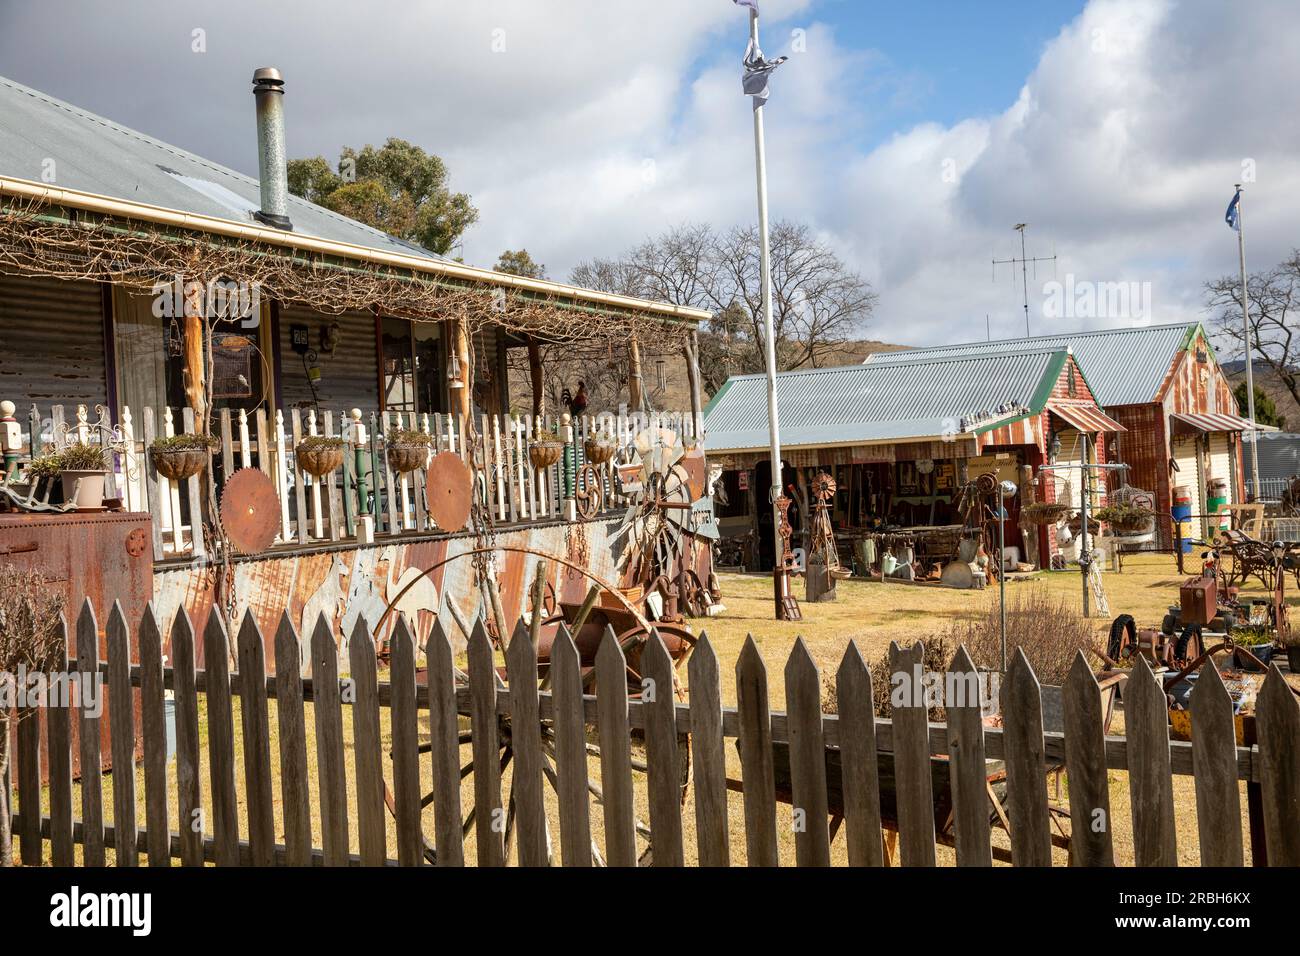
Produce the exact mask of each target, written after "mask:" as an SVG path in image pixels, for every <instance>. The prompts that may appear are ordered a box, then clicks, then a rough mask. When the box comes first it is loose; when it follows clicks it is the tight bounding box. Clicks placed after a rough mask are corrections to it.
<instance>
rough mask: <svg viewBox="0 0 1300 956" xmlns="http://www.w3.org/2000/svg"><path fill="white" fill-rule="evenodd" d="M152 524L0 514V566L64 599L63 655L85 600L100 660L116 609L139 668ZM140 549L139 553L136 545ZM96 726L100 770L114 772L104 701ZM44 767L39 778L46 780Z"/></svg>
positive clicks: (109, 517)
mask: <svg viewBox="0 0 1300 956" xmlns="http://www.w3.org/2000/svg"><path fill="white" fill-rule="evenodd" d="M150 520H151V519H150V517H149V515H147V514H137V513H135V512H113V513H110V512H106V513H103V514H61V515H52V514H0V561H4V562H6V563H8V564H12V565H15V566H17V567H20V568H27V569H31V570H34V571H39V572H41V573H42V574H43V575H44V576H45V577H46V578H47V579H48V580H49V581H50V582H51V585H52V586H53V587H56V588H58V589H59V590H60V591H62V593H63V595H64V617H65V619H66V620H67V622H68V654H69V656H70V657H72V658H75V657H76V655H77V640H76V635H77V619H78V617H79V616H80V614H81V608H82V605H83V604H84V603H85V601H86V599H87V598H89V599H90V601H91V603H92V605H93V606H94V608H95V622H96V624H97V625H98V628H99V648H98V653H99V659H100V660H107V658H108V638H107V635H106V630H105V629H106V627H107V625H108V618H109V613H110V612H111V610H112V607H113V602H114V601H117V602H120V603H121V606H122V614H123V617H124V618H125V619H126V623H127V626H128V628H129V630H130V634H131V660H132V662H133V663H136V662H139V660H140V657H139V647H140V645H139V640H138V631H139V625H140V619H141V617H142V616H143V615H144V611H145V608H146V607H147V606H148V603H149V599H150V597H151V596H152V594H153V578H154V574H153V556H152V553H151V552H150V550H149V548H148V547H147V542H148V541H149V540H150V539H151V537H152V531H151V528H150ZM142 545H144V546H142ZM104 707H105V711H104V713H105V717H106V719H105V720H103V722H102V723H101V725H100V726H101V737H102V741H101V753H102V758H101V759H102V762H103V765H104V767H106V768H108V767H111V766H112V763H113V757H112V749H111V746H110V744H111V741H110V738H109V728H110V719H111V716H110V715H109V714H108V702H107V700H105V702H104ZM135 712H136V714H135V716H136V720H135V728H136V751H137V755H138V754H139V752H140V739H141V738H140V734H141V721H140V697H139V693H138V692H137V694H136V698H135ZM78 726H79V721H73V725H72V728H73V734H74V737H73V747H72V754H73V761H74V762H73V770H74V772H76V773H79V772H80V759H81V758H80V747H79V745H78V744H77V742H76V734H77V733H78V730H77V728H78ZM44 772H45V771H44V768H43V769H42V774H44Z"/></svg>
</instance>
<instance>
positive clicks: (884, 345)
mask: <svg viewBox="0 0 1300 956" xmlns="http://www.w3.org/2000/svg"><path fill="white" fill-rule="evenodd" d="M911 347H912V346H910V345H894V344H892V343H890V342H878V341H877V340H875V339H858V340H857V341H854V342H846V343H844V345H842V346H841V347H840V348H839V349H838V350H837V351H836V353H835V355H834V359H835V360H834V361H830V362H826V363H824V364H826V365H861V364H862V362H863V360H864V359H865V358H866V357H867V356H868V355H871V354H873V353H875V352H902V351H904V350H906V349H909V348H911Z"/></svg>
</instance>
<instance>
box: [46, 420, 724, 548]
mask: <svg viewBox="0 0 1300 956" xmlns="http://www.w3.org/2000/svg"><path fill="white" fill-rule="evenodd" d="M179 411H180V414H179V415H177V413H176V410H173V409H171V408H164V409H163V410H162V413H161V415H156V414H155V411H154V409H152V408H148V407H146V408H144V409H143V410H142V411H141V413H140V414H139V416H138V417H137V416H136V414H135V413H134V412H133V411H132V409H130V408H129V407H125V406H124V407H123V408H122V409H121V412H120V414H119V415H118V417H117V419H116V420H113V419H112V416H111V413H110V412H109V411H108V410H106V409H105V408H103V407H102V406H96V407H95V408H94V409H93V410H89V411H88V409H87V406H85V405H78V406H76V407H75V409H74V410H73V411H72V413H71V415H70V414H69V410H68V407H67V406H64V405H53V406H51V407H50V408H49V412H48V414H46V413H45V412H44V411H43V410H42V409H40V408H38V407H37V406H36V405H32V406H31V408H30V412H29V414H28V421H27V426H28V427H27V429H26V431H25V433H24V442H25V446H26V451H27V453H28V454H29V455H33V456H35V455H40V454H42V453H45V452H50V451H57V450H59V449H61V448H63V447H66V446H67V445H69V444H72V443H77V442H80V443H90V444H103V445H104V446H105V447H106V448H107V449H109V452H110V459H111V461H110V472H109V476H108V479H107V482H106V494H108V495H109V496H110V497H118V498H120V499H121V500H122V502H123V504H124V505H125V506H126V507H127V508H128V510H131V511H141V512H144V511H148V512H150V513H151V514H152V515H153V518H154V522H153V552H154V559H155V560H162V559H164V558H168V557H174V556H181V555H190V556H194V557H203V556H204V555H205V554H206V553H207V550H208V548H209V542H205V541H204V539H203V535H202V534H195V533H194V531H193V526H192V524H191V523H190V521H189V519H188V516H189V515H192V514H196V513H198V512H199V511H200V509H201V505H202V502H203V500H204V497H205V495H206V493H207V488H206V485H205V483H206V482H209V481H211V482H214V483H215V485H216V489H217V491H218V492H220V489H221V487H222V485H223V483H224V480H225V478H226V477H227V476H229V475H231V474H233V473H234V471H235V470H236V469H238V468H251V467H256V468H260V469H261V470H262V471H263V472H265V473H266V474H267V475H269V476H271V478H272V479H273V481H274V483H275V487H276V492H277V495H278V497H279V500H280V530H279V536H278V539H277V540H278V543H279V544H297V545H308V544H316V543H320V542H340V541H346V540H348V539H352V538H354V537H355V536H356V533H357V517H358V515H360V514H362V513H369V514H371V515H373V518H374V525H375V534H376V535H387V536H393V535H402V534H409V533H413V532H414V533H427V532H429V531H436V530H437V528H436V525H435V524H434V522H433V519H432V518H431V517H430V516H429V515H428V513H427V511H426V507H425V501H426V499H425V488H424V483H425V473H424V471H422V470H417V471H414V472H410V473H408V474H400V473H397V472H395V471H393V469H391V468H390V467H389V465H388V462H387V456H386V454H385V449H386V436H387V434H388V430H389V429H390V428H391V427H401V428H407V429H411V430H416V431H422V432H424V433H426V434H428V435H430V436H432V438H433V441H432V445H431V450H430V456H431V457H432V455H435V454H438V453H440V452H444V451H451V452H455V453H457V454H459V455H460V456H461V458H462V459H464V460H465V461H466V463H467V464H468V463H469V462H470V459H471V456H476V457H475V461H476V462H477V464H478V465H479V467H480V469H481V471H482V473H483V475H484V476H485V480H484V481H483V482H482V483H481V484H480V485H479V486H478V489H477V494H478V495H479V497H480V500H481V501H482V503H483V504H484V505H485V507H486V508H487V509H488V511H489V513H490V514H491V516H492V519H493V520H494V521H495V522H499V523H502V524H505V523H511V524H517V523H521V522H530V521H553V520H557V519H559V518H561V517H562V516H563V514H564V510H563V500H564V494H565V482H564V471H563V467H564V466H563V460H561V462H558V463H556V464H554V465H550V466H548V467H546V468H537V467H535V466H534V465H533V463H532V461H531V460H530V458H529V453H528V446H529V443H530V442H531V441H532V440H534V439H535V438H537V437H538V436H539V434H540V433H541V432H542V431H543V430H546V431H549V432H552V433H554V434H559V433H560V431H561V422H560V418H559V416H556V415H544V416H537V417H534V416H532V415H479V416H477V417H476V419H475V421H474V425H475V429H476V431H477V441H474V440H472V439H473V437H474V434H473V433H474V431H475V429H471V428H470V427H469V423H468V422H467V421H466V419H465V417H464V416H462V415H459V414H441V413H438V414H416V413H414V412H411V413H401V412H392V411H384V412H369V413H363V414H361V415H360V416H359V417H358V416H357V415H356V414H354V412H355V411H356V410H351V411H340V412H339V413H338V414H336V413H335V412H334V411H325V412H323V413H322V414H321V415H320V417H319V418H318V417H317V415H316V412H315V410H311V409H309V410H306V411H303V410H300V409H297V408H292V409H289V410H288V411H287V412H286V411H284V410H277V411H275V412H274V415H269V414H268V412H267V411H266V409H261V408H259V409H257V410H256V411H254V412H251V413H250V412H248V411H245V410H239V411H236V412H233V413H232V412H231V410H230V409H221V410H219V411H217V412H216V413H215V416H214V428H213V430H214V433H215V435H216V437H217V438H219V439H220V446H219V447H218V448H217V449H215V450H214V451H213V465H214V467H210V468H208V469H207V470H206V471H205V472H204V473H202V474H200V475H196V476H195V477H193V478H189V479H185V480H184V481H182V482H171V481H168V479H167V478H165V477H163V476H162V475H160V474H158V472H157V471H156V469H155V468H154V466H153V461H152V456H150V455H149V453H148V448H149V445H150V443H151V442H153V441H154V439H155V438H159V437H171V436H173V435H178V434H193V433H194V432H195V430H196V424H195V415H194V412H193V410H192V409H190V408H183V409H180V410H179ZM652 424H653V425H657V426H660V427H664V428H668V429H671V430H672V431H674V432H678V433H681V434H684V435H686V436H689V437H691V438H692V439H693V438H694V437H695V436H696V435H698V434H699V433H700V431H701V430H700V429H699V428H698V427H697V424H696V422H695V420H694V417H693V416H691V415H689V414H684V413H674V412H656V413H652V414H650V415H646V414H628V413H619V414H612V413H607V414H602V415H594V416H581V417H580V418H578V419H575V420H574V422H573V431H574V456H573V462H574V465H573V467H574V468H575V469H576V468H580V467H581V466H582V465H583V464H585V463H586V457H585V453H584V451H583V442H584V440H585V439H586V438H587V437H588V435H592V434H597V433H601V434H609V435H612V436H614V437H615V438H616V439H617V440H618V442H619V443H620V445H626V444H628V443H629V442H630V441H631V440H632V438H633V437H634V436H635V435H636V434H637V433H638V432H640V431H641V430H642V429H644V428H646V427H648V426H650V425H652ZM357 425H362V426H364V429H365V431H364V436H365V443H364V447H363V448H362V456H361V470H362V472H363V476H364V478H365V484H366V489H367V500H366V502H365V505H366V511H365V512H363V511H362V509H361V504H362V503H361V502H360V501H359V499H358V492H357V481H356V479H357V470H358V461H357V456H356V454H355V450H356V449H355V436H356V435H357V431H356V426H357ZM313 435H324V436H329V437H341V438H343V439H345V440H346V441H347V442H348V445H349V447H348V450H347V451H348V453H347V454H345V455H344V458H343V463H342V465H340V466H339V467H338V468H337V469H336V470H335V471H334V472H332V473H330V474H328V475H325V476H324V477H322V478H316V477H313V476H312V475H310V474H307V473H306V472H304V471H302V470H301V469H300V468H299V467H298V465H297V462H296V460H295V456H294V449H295V447H297V444H298V442H299V441H301V440H302V439H303V438H306V437H310V436H313ZM601 473H602V475H603V480H604V489H605V497H604V503H605V506H606V508H612V507H616V506H618V505H619V504H624V503H625V500H624V499H622V498H620V497H619V496H618V494H617V483H616V482H615V481H614V463H613V462H610V463H607V464H606V465H604V466H602V468H601ZM182 500H183V501H184V504H182Z"/></svg>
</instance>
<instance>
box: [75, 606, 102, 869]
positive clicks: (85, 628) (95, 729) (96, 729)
mask: <svg viewBox="0 0 1300 956" xmlns="http://www.w3.org/2000/svg"><path fill="white" fill-rule="evenodd" d="M77 671H78V672H79V673H80V675H81V680H82V681H83V682H85V684H87V685H89V686H92V687H94V688H95V691H96V694H97V696H98V700H99V703H100V710H101V716H95V717H92V716H90V714H89V712H88V710H87V708H86V707H85V706H84V704H83V706H82V707H81V708H80V709H79V710H78V714H79V715H80V722H79V724H78V726H77V735H78V736H77V739H78V741H79V742H80V748H81V752H80V757H81V768H80V769H81V833H82V838H81V840H82V857H81V858H82V860H83V861H84V862H85V864H86V866H103V865H104V790H103V784H104V771H103V761H102V757H101V754H100V741H101V737H100V721H101V720H103V717H102V709H103V694H104V684H103V681H102V679H101V677H100V673H99V625H98V624H97V623H96V621H95V609H94V607H93V606H91V603H90V598H86V600H85V603H83V604H82V606H81V613H80V615H79V616H78V617H77Z"/></svg>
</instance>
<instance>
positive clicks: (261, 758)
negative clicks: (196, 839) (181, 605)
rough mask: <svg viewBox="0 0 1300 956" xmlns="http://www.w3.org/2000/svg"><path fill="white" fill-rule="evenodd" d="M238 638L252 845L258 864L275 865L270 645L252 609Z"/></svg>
mask: <svg viewBox="0 0 1300 956" xmlns="http://www.w3.org/2000/svg"><path fill="white" fill-rule="evenodd" d="M237 640H238V645H239V647H238V650H239V693H240V700H239V714H240V719H241V721H242V727H243V731H244V741H243V743H244V798H245V800H246V801H247V803H248V847H249V850H250V851H251V853H252V857H253V865H254V866H271V865H272V864H273V863H274V862H275V815H274V812H273V804H274V801H275V797H274V794H273V787H272V784H271V721H270V717H269V715H268V713H267V706H266V648H265V646H264V645H263V643H262V630H261V628H259V627H258V626H257V618H256V617H254V616H253V612H252V610H251V609H250V610H247V611H245V612H244V620H243V623H242V624H241V625H240V627H239V637H238V639H237Z"/></svg>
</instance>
